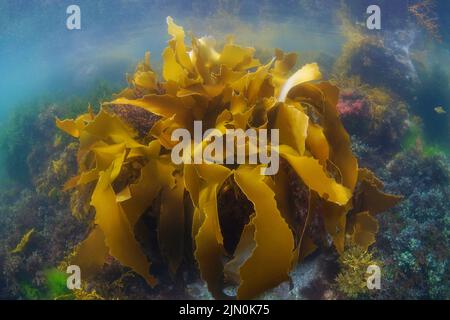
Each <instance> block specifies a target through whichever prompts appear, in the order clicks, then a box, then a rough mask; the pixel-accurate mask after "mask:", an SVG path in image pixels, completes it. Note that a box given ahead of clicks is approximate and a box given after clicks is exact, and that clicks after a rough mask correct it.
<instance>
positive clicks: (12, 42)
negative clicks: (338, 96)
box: [0, 0, 450, 122]
mask: <svg viewBox="0 0 450 320" xmlns="http://www.w3.org/2000/svg"><path fill="white" fill-rule="evenodd" d="M346 2H347V7H348V10H349V11H350V12H351V19H352V22H354V23H362V22H363V21H364V19H365V18H366V14H365V8H366V7H367V6H368V5H369V4H372V3H373V2H374V1H372V0H361V1H359V0H358V1H356V0H353V1H346ZM375 2H376V3H378V4H380V6H381V8H382V10H383V11H382V23H383V30H382V31H381V32H380V33H381V34H385V33H389V32H394V31H395V30H397V29H398V28H409V27H410V25H411V19H412V17H411V16H410V15H409V14H408V11H407V10H406V8H407V6H408V5H411V4H413V3H415V2H417V1H411V0H396V1H387V0H385V1H375ZM340 3H341V1H325V0H296V1H294V0H283V1H274V0H265V1H260V0H243V1H238V0H231V1H226V0H211V1H203V0H194V1H184V0H99V1H92V0H77V1H74V0H70V1H68V0H45V1H43V0H0V72H1V75H2V76H1V77H0V122H1V121H3V120H4V119H5V118H7V116H8V115H9V114H10V111H11V110H12V109H14V108H16V107H19V106H20V105H22V104H23V103H29V102H30V101H33V99H35V98H36V97H39V96H42V95H47V96H55V97H57V96H67V95H70V96H73V95H76V94H82V93H83V92H85V91H86V90H87V89H88V88H90V87H92V85H93V84H94V83H96V82H97V81H98V80H106V81H107V82H108V83H110V84H113V85H114V84H116V85H119V86H124V85H125V84H126V81H125V73H126V72H131V71H132V70H133V68H134V66H135V64H136V62H137V61H138V60H140V59H141V58H142V56H143V54H144V52H145V51H146V50H150V52H151V55H152V61H153V63H154V64H155V65H156V67H157V68H158V64H159V60H160V54H161V51H162V49H163V48H164V47H165V45H166V41H167V40H168V35H167V31H166V24H165V18H166V17H167V16H169V15H170V16H172V17H174V19H175V21H176V22H177V23H178V24H181V25H183V26H184V27H185V29H186V30H187V31H192V32H194V33H195V34H196V35H199V36H202V35H207V34H211V35H214V36H215V37H216V38H217V39H218V40H223V39H224V38H225V36H226V35H227V34H229V33H232V34H235V35H236V37H237V41H240V42H241V43H245V44H246V45H251V46H255V47H257V48H269V49H271V48H275V47H280V48H283V49H284V50H287V51H299V52H302V53H314V54H315V55H314V57H317V56H318V55H317V53H320V54H321V55H322V61H319V63H321V64H325V67H326V63H327V62H328V63H329V64H332V62H333V59H335V58H336V57H337V56H338V55H339V52H340V48H341V46H342V44H343V41H344V40H343V38H342V36H341V33H340V30H339V21H338V19H337V17H336V13H337V11H338V8H339V7H340ZM434 3H435V4H436V8H435V9H436V10H435V12H436V17H435V18H436V22H437V24H438V26H439V29H440V33H441V37H442V39H443V41H442V43H440V44H439V45H434V46H433V47H430V48H427V46H428V45H429V44H428V43H421V44H419V46H421V47H420V50H421V51H422V54H424V59H423V61H424V62H425V63H427V64H429V65H430V68H431V67H432V65H433V63H434V64H435V63H438V64H439V65H442V66H448V65H450V58H449V57H450V51H449V49H448V44H449V43H450V36H449V35H450V32H449V30H450V19H448V18H447V17H448V16H449V13H450V5H449V4H450V2H449V1H445V0H440V1H434ZM71 4H77V5H79V6H80V8H81V17H82V18H81V30H72V31H69V30H67V28H66V18H67V16H68V15H67V14H66V8H67V7H68V6H69V5H71ZM413 31H414V32H417V33H420V32H422V33H423V30H420V28H419V27H418V26H417V25H415V26H414V30H413ZM422 37H425V38H426V37H427V36H426V34H423V35H422ZM307 59H308V55H306V60H307ZM327 59H328V60H327ZM444 73H446V74H450V69H449V68H446V69H445V70H444ZM441 89H442V88H441ZM445 90H446V89H445V88H444V91H445ZM431 96H433V94H431ZM447 98H448V97H447ZM445 100H446V98H445V97H444V98H442V99H437V101H433V103H440V104H445V103H449V104H450V98H449V101H445ZM444 107H447V109H448V107H449V106H445V105H444ZM430 116H436V115H430Z"/></svg>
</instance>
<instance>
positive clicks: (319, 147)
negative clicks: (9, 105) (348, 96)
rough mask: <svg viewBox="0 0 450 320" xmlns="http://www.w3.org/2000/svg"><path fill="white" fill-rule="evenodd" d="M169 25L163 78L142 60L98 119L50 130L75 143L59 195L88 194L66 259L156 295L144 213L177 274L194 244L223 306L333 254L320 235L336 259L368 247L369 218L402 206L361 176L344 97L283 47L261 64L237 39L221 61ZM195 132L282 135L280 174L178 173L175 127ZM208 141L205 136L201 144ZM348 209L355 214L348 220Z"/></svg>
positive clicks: (253, 170)
mask: <svg viewBox="0 0 450 320" xmlns="http://www.w3.org/2000/svg"><path fill="white" fill-rule="evenodd" d="M167 23H168V32H169V34H170V35H171V36H172V39H171V40H170V41H169V45H168V47H167V48H166V49H165V50H164V52H163V55H162V56H163V63H164V64H163V69H162V73H163V81H158V80H157V76H156V74H155V72H154V71H153V70H152V68H151V66H150V58H149V54H146V57H145V60H144V61H143V62H142V63H140V64H139V65H138V67H137V68H136V72H135V74H134V75H133V76H130V77H129V83H130V86H129V87H128V88H126V89H125V90H123V91H122V92H120V93H119V94H118V95H117V97H116V99H115V100H114V101H111V102H108V103H104V104H103V106H102V109H101V110H100V112H99V113H98V114H97V115H94V114H93V113H92V111H91V110H89V111H88V113H86V114H84V115H81V116H79V117H78V118H76V119H74V120H63V121H60V120H57V126H58V127H59V128H60V129H62V130H64V131H66V132H67V133H68V134H70V135H72V136H73V137H75V138H78V139H79V141H80V147H79V152H78V163H79V175H78V176H76V177H74V178H72V179H70V180H69V181H68V182H67V183H66V185H65V188H66V189H71V188H78V187H81V186H83V185H86V184H89V183H95V184H96V186H95V189H94V191H93V194H92V200H91V204H92V205H93V206H94V207H95V210H96V215H95V219H94V221H93V225H94V227H93V229H92V234H91V235H90V236H88V237H87V239H86V240H85V241H84V242H83V243H82V244H81V245H80V246H78V252H77V253H76V254H75V257H74V261H76V262H77V264H79V265H80V266H81V268H84V267H86V269H87V270H89V271H90V272H91V271H92V272H94V271H96V270H98V269H99V268H101V265H102V263H101V262H102V261H104V259H105V258H106V256H107V254H108V253H109V255H111V256H113V257H114V258H116V259H117V260H118V261H119V262H121V263H122V264H123V265H125V266H128V267H130V268H131V269H132V270H134V271H135V272H136V273H138V274H140V275H141V276H142V277H143V278H144V279H146V280H147V282H148V283H149V284H150V285H152V286H154V285H155V284H156V282H157V280H156V278H155V277H154V276H153V275H151V274H150V266H151V257H149V253H148V252H144V249H143V247H142V246H141V244H140V243H139V242H138V241H137V240H136V233H135V226H136V225H137V223H138V222H139V219H140V218H141V216H142V215H143V214H144V213H145V212H147V213H148V212H150V214H151V215H152V216H156V218H157V221H158V227H157V237H156V238H157V241H158V245H159V249H160V251H161V256H162V257H163V258H164V259H165V262H166V264H167V267H168V270H169V271H170V272H171V273H172V274H175V273H176V272H177V271H178V269H179V266H180V265H181V263H182V261H183V259H184V258H185V252H186V248H190V247H191V245H190V244H187V243H185V241H186V239H191V241H192V244H193V248H194V252H193V256H194V257H195V259H196V262H197V264H198V267H199V269H200V274H201V277H202V279H203V280H205V281H206V283H207V285H208V289H209V290H210V292H211V293H212V294H213V296H214V297H216V298H225V297H226V295H225V294H224V292H223V289H224V287H225V285H228V284H230V282H231V283H233V282H234V284H236V285H238V290H237V298H244V299H249V298H254V297H257V296H258V295H260V294H261V293H263V292H264V291H265V290H268V289H270V288H273V287H275V286H277V285H278V284H279V283H281V282H283V281H285V280H287V279H288V278H289V273H290V271H291V269H292V268H293V267H294V266H295V264H296V263H298V262H300V261H301V260H302V259H303V258H304V257H305V256H306V255H308V254H310V253H311V252H312V251H314V249H315V248H317V247H320V246H324V245H328V244H327V243H326V241H323V239H326V236H327V234H328V235H329V236H330V237H331V239H332V240H333V243H334V245H335V247H336V249H337V251H338V252H340V253H342V252H343V250H344V246H345V245H346V244H349V243H352V244H356V245H360V246H362V247H364V248H366V247H367V246H368V245H370V244H371V243H372V242H373V235H374V233H375V232H376V231H377V230H378V225H377V223H376V220H375V219H374V218H373V217H372V215H373V214H375V213H378V212H380V211H383V210H386V209H387V208H388V207H390V206H392V205H394V204H395V202H396V200H397V198H395V199H394V198H392V196H390V195H387V194H384V193H382V192H381V191H380V190H379V189H380V188H381V187H382V186H381V184H380V183H379V181H378V180H376V178H375V177H374V176H373V175H372V174H371V173H370V172H369V171H367V170H358V164H357V160H356V158H355V157H354V156H353V154H352V151H351V148H350V139H349V136H348V134H347V132H346V131H345V129H344V127H343V125H342V123H341V122H340V119H339V116H338V112H337V110H336V103H337V99H338V94H339V91H338V89H337V88H336V87H334V86H332V85H330V84H329V83H327V82H321V83H318V82H317V81H318V80H319V79H320V77H321V74H320V71H319V68H318V66H317V64H309V65H306V66H304V67H302V68H300V69H299V70H298V71H296V72H293V73H292V72H291V70H292V68H293V67H294V65H295V64H296V55H295V54H294V53H289V54H284V53H283V52H282V51H281V50H276V52H275V57H274V58H273V60H272V61H270V62H268V63H266V64H261V63H260V61H259V60H258V59H256V58H255V57H254V53H255V50H254V49H253V48H248V47H241V46H238V45H236V44H235V43H233V40H232V39H231V38H230V39H229V40H228V42H226V43H225V45H224V46H223V48H222V49H221V50H218V49H217V48H216V47H215V42H214V40H213V39H212V38H210V37H204V38H200V39H197V38H195V37H192V41H191V45H190V46H188V45H186V43H185V33H184V30H183V28H182V27H180V26H178V25H176V24H175V23H174V22H173V20H172V19H171V18H170V17H169V18H168V19H167ZM291 74H292V75H291ZM115 106H122V107H124V108H127V107H128V108H140V109H143V110H146V111H148V112H150V113H152V114H154V115H156V116H158V118H157V120H156V122H155V123H154V124H152V127H151V130H149V132H148V133H147V136H146V137H144V138H142V137H141V136H139V135H138V134H137V132H138V131H139V129H141V128H131V127H129V126H128V125H126V124H125V123H126V121H123V119H121V118H120V117H119V116H117V115H116V114H115V113H114V112H113V108H114V107H115ZM194 121H202V124H203V128H204V130H207V129H218V131H219V132H220V134H222V135H223V136H226V134H227V132H226V129H243V130H246V129H250V128H253V129H256V130H259V129H279V132H280V142H281V144H280V146H272V147H271V152H278V153H279V155H280V157H281V158H282V161H284V162H285V164H286V165H284V166H280V171H279V172H278V174H277V175H275V176H263V175H261V174H260V169H261V168H262V165H261V164H254V165H251V164H242V165H239V166H233V165H222V164H213V163H204V164H180V165H175V164H174V163H173V162H171V158H170V151H171V149H172V148H173V146H174V142H173V141H171V139H170V138H171V133H172V132H173V131H174V130H175V129H177V128H185V129H187V130H189V131H190V132H191V133H192V131H193V124H194ZM127 123H133V121H129V122H127ZM134 123H137V122H134ZM191 136H193V134H191ZM209 143H210V140H206V139H205V140H204V141H203V142H202V145H208V144H209ZM246 147H248V148H249V149H250V146H249V145H248V144H247V145H246ZM194 148H195V147H194ZM235 149H237V148H235ZM194 151H195V150H194ZM292 174H294V175H295V178H294V180H296V181H297V182H298V185H300V186H302V188H303V189H304V191H305V194H306V196H305V198H304V201H303V202H301V203H300V205H301V208H300V209H299V208H295V207H294V206H293V201H294V198H295V197H297V198H298V195H296V194H295V193H293V192H294V190H292V188H291V186H290V183H291V182H292V179H290V178H289V177H290V175H292ZM229 188H234V190H239V192H240V193H241V194H242V197H243V198H245V201H247V202H248V205H249V206H251V207H252V208H251V210H247V211H249V212H244V211H245V210H240V209H238V210H236V211H238V212H234V214H235V215H238V216H239V215H241V218H242V219H240V221H245V223H243V224H242V225H236V227H235V228H233V227H232V228H226V229H227V230H236V232H235V233H237V234H234V235H233V236H237V239H239V241H238V242H237V245H235V246H229V245H228V246H225V243H228V242H227V240H228V239H229V237H230V236H231V235H230V234H229V232H224V230H225V229H224V228H223V224H224V223H226V221H227V219H224V217H223V214H221V212H222V211H223V210H224V209H225V208H223V206H221V203H220V202H219V201H218V198H219V196H220V195H221V194H222V193H224V192H225V189H228V190H229ZM355 195H358V197H357V198H355ZM355 199H356V200H357V201H358V203H357V204H355V203H354V202H355ZM236 201H243V200H242V199H241V200H238V199H237V200H236ZM355 205H357V206H355ZM237 207H238V208H239V206H237ZM297 207H298V205H297ZM352 208H353V209H352ZM355 208H358V210H359V211H358V212H357V213H356V214H353V213H352V212H353V211H354V210H355ZM299 210H300V211H301V212H302V214H299V212H297V211H299ZM349 215H351V217H352V219H350V220H349V221H347V216H349ZM228 227H229V226H228ZM185 230H191V234H190V235H186V234H185ZM346 230H347V231H346ZM231 233H232V232H231ZM346 235H347V236H346Z"/></svg>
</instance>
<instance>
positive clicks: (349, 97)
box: [337, 90, 368, 116]
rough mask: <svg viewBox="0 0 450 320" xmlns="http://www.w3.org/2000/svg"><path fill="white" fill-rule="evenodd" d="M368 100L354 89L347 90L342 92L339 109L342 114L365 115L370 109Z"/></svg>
mask: <svg viewBox="0 0 450 320" xmlns="http://www.w3.org/2000/svg"><path fill="white" fill-rule="evenodd" d="M367 107H368V104H367V101H366V100H365V99H364V98H362V97H360V96H359V95H357V94H355V92H354V91H353V90H345V91H343V92H342V93H341V97H340V98H339V102H338V104H337V109H338V111H339V114H341V115H342V116H348V115H365V114H367V111H368V108H367Z"/></svg>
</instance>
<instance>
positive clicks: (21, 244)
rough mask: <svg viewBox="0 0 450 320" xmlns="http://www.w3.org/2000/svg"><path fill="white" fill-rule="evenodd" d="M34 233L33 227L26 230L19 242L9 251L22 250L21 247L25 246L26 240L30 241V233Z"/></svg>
mask: <svg viewBox="0 0 450 320" xmlns="http://www.w3.org/2000/svg"><path fill="white" fill-rule="evenodd" d="M33 233H34V229H30V230H28V231H27V232H26V233H25V234H24V235H23V236H22V238H21V239H20V241H19V243H18V244H17V245H16V247H15V248H14V249H13V250H11V253H19V252H22V251H23V249H25V247H26V246H27V244H28V242H29V241H30V237H31V235H32V234H33Z"/></svg>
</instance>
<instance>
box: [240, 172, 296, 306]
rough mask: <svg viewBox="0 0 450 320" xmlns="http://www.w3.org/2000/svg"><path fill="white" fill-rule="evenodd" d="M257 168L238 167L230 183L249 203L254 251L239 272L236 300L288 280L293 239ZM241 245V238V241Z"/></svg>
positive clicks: (273, 194)
mask: <svg viewBox="0 0 450 320" xmlns="http://www.w3.org/2000/svg"><path fill="white" fill-rule="evenodd" d="M259 169H260V168H259V167H248V166H241V167H239V169H237V171H236V172H235V174H234V179H235V181H236V183H237V185H238V186H239V188H241V190H242V191H243V192H244V194H245V195H246V196H247V198H248V199H249V200H250V201H251V202H252V203H253V205H254V208H255V215H254V217H253V218H252V219H251V221H250V223H251V224H252V225H253V226H254V241H255V247H254V250H253V252H252V254H251V256H250V257H249V258H248V259H247V260H246V261H245V262H244V263H243V264H242V265H241V267H240V269H239V273H240V278H241V283H240V285H239V288H238V298H240V299H250V298H253V297H256V296H258V295H260V294H261V293H263V292H264V291H266V290H267V289H270V288H273V287H275V286H277V285H278V284H280V283H281V282H283V281H286V280H288V279H289V272H290V270H291V267H292V259H293V253H294V237H293V235H292V232H291V230H290V229H289V226H288V224H287V223H286V221H284V219H283V217H282V216H281V214H280V212H279V211H278V208H277V204H276V201H275V193H274V192H273V190H272V189H271V188H270V187H269V186H268V185H267V184H266V183H265V182H264V179H265V177H264V176H262V175H260V174H259ZM243 241H245V238H244V239H243Z"/></svg>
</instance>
